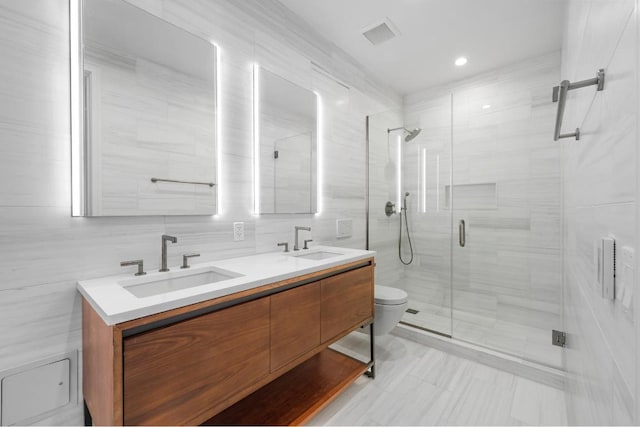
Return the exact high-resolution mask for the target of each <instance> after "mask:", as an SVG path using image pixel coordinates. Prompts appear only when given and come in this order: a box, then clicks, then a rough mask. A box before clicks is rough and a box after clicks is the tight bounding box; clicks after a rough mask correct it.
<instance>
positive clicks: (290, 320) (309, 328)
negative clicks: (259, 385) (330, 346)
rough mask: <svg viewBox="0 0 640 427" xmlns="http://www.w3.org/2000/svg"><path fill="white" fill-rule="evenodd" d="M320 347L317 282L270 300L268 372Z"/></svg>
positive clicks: (273, 296) (280, 294) (276, 295)
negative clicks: (269, 363) (269, 357)
mask: <svg viewBox="0 0 640 427" xmlns="http://www.w3.org/2000/svg"><path fill="white" fill-rule="evenodd" d="M319 345H320V282H315V283H310V284H308V285H303V286H299V287H297V288H294V289H290V290H288V291H284V292H280V293H279V294H275V295H272V296H271V371H272V372H273V371H275V370H277V369H278V368H281V367H282V366H284V365H286V364H287V363H289V362H291V361H292V360H294V359H295V358H297V357H298V356H301V355H303V354H305V353H306V352H308V351H310V350H313V349H314V348H316V347H317V346H319Z"/></svg>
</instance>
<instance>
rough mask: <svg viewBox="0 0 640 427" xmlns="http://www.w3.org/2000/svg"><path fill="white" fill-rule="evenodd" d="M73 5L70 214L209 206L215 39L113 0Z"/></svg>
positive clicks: (213, 176) (213, 192)
mask: <svg viewBox="0 0 640 427" xmlns="http://www.w3.org/2000/svg"><path fill="white" fill-rule="evenodd" d="M80 6H81V11H80V13H79V15H78V18H79V21H81V23H80V25H79V27H80V28H81V31H80V32H79V34H78V36H79V37H80V38H79V40H78V42H77V43H78V48H79V52H80V53H79V55H78V64H77V66H78V67H79V70H80V71H78V72H76V77H77V78H75V79H74V75H73V72H72V86H73V85H74V84H77V85H78V89H77V90H76V91H75V92H74V91H73V87H72V98H75V99H74V101H75V102H77V105H76V106H75V107H74V109H79V110H80V111H81V114H78V117H77V123H76V125H75V126H74V128H73V129H72V131H73V132H72V133H74V137H73V140H74V143H73V154H72V163H73V165H72V166H73V186H74V188H73V197H72V198H73V214H74V215H79V216H130V215H211V214H215V213H216V212H217V204H218V203H217V188H218V179H217V169H218V168H217V157H218V156H217V147H216V47H215V46H214V45H213V44H211V43H210V42H209V41H207V40H204V39H201V38H199V37H197V36H195V35H193V34H191V33H189V32H187V31H185V30H183V29H181V28H179V27H177V26H175V25H172V24H170V23H168V22H166V21H164V20H162V19H160V18H158V17H156V16H154V15H152V14H150V13H148V12H146V11H144V10H142V9H140V8H137V7H135V6H132V5H131V4H129V3H127V2H125V1H122V0H82V2H81V4H80ZM73 42H74V40H73V34H72V43H73ZM72 50H73V49H72ZM73 56H74V53H73V52H72V60H73ZM72 67H73V65H72ZM74 94H75V95H74ZM76 114H77V112H76ZM72 121H73V120H72Z"/></svg>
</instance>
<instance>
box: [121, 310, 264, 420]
mask: <svg viewBox="0 0 640 427" xmlns="http://www.w3.org/2000/svg"><path fill="white" fill-rule="evenodd" d="M123 341H124V343H123V356H124V368H125V369H124V424H125V425H179V424H198V423H199V422H202V420H203V419H206V418H208V417H210V416H211V413H212V412H214V413H215V412H217V410H222V409H224V408H225V406H224V405H222V403H223V402H224V401H225V400H226V398H227V397H229V396H233V395H235V394H237V393H239V392H241V391H243V390H244V389H246V388H247V387H249V386H251V385H252V384H254V383H255V382H256V381H257V380H260V379H261V378H263V377H266V376H267V375H268V374H269V299H268V298H260V299H257V300H255V301H251V302H247V303H244V304H240V305H236V306H233V307H230V308H227V309H224V310H221V311H215V312H213V313H209V314H205V315H202V316H199V317H195V318H193V319H189V320H185V321H182V322H179V323H176V324H173V325H170V326H166V327H161V328H158V329H153V330H151V331H149V332H143V333H141V334H137V335H134V336H131V337H127V338H125V339H124V340H123Z"/></svg>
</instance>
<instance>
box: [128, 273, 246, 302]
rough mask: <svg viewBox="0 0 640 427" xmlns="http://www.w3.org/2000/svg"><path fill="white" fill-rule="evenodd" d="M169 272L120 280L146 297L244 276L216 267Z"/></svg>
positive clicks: (134, 291)
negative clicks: (163, 274) (162, 274)
mask: <svg viewBox="0 0 640 427" xmlns="http://www.w3.org/2000/svg"><path fill="white" fill-rule="evenodd" d="M168 274H170V275H171V276H169V277H162V278H160V277H159V276H157V275H156V276H155V277H150V278H148V279H146V278H136V279H129V280H123V281H121V282H119V284H120V286H122V287H123V288H124V289H125V290H127V291H128V292H130V293H132V294H133V295H134V296H136V297H138V298H144V297H150V296H155V295H160V294H166V293H167V292H173V291H178V290H182V289H189V288H195V287H196V286H202V285H208V284H210V283H216V282H222V281H224V280H229V279H234V278H236V277H241V276H243V274H239V273H234V272H233V271H229V270H224V269H222V268H215V267H209V268H206V269H199V270H195V271H189V272H182V271H180V272H175V273H168ZM145 279H146V280H145Z"/></svg>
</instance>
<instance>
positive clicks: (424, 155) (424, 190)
mask: <svg viewBox="0 0 640 427" xmlns="http://www.w3.org/2000/svg"><path fill="white" fill-rule="evenodd" d="M421 211H422V213H425V212H427V149H426V148H423V149H422V209H421Z"/></svg>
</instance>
